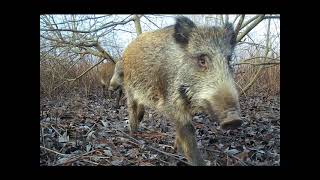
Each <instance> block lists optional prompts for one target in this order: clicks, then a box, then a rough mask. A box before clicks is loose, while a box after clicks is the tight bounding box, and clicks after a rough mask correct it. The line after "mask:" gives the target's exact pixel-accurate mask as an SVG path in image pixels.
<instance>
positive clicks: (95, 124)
mask: <svg viewBox="0 0 320 180" xmlns="http://www.w3.org/2000/svg"><path fill="white" fill-rule="evenodd" d="M96 124H97V122H95V123H94V124H93V125H92V127H91V128H90V129H89V131H88V132H87V134H86V135H85V136H88V134H89V133H90V131H91V130H92V128H93V127H94V126H95V125H96Z"/></svg>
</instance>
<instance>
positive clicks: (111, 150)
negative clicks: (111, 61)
mask: <svg viewBox="0 0 320 180" xmlns="http://www.w3.org/2000/svg"><path fill="white" fill-rule="evenodd" d="M113 96H115V94H113ZM240 104H241V111H242V119H243V120H244V123H243V125H242V126H241V127H240V128H238V129H235V130H228V131H224V130H222V129H221V128H220V126H219V124H218V123H217V122H212V121H210V120H209V119H208V117H207V116H206V115H204V114H196V116H194V118H193V123H194V126H195V128H196V138H197V143H198V147H199V148H200V151H201V154H202V155H203V157H204V159H205V160H206V162H207V164H208V165H211V166H279V165H280V97H279V96H270V97H260V96H252V97H243V98H241V99H240ZM174 130H175V124H174V123H173V122H172V121H170V120H167V119H166V118H165V117H163V116H161V115H160V114H157V113H155V112H154V111H153V110H151V109H146V113H145V115H144V120H143V121H142V122H141V124H140V127H139V132H137V133H136V134H135V135H134V136H130V135H129V131H128V112H127V107H126V105H125V103H122V106H121V107H120V108H119V109H116V108H115V98H112V99H107V98H103V97H102V95H101V93H96V94H91V95H89V96H83V95H79V94H77V95H68V96H64V97H60V98H57V99H55V100H52V99H51V100H50V99H48V98H42V99H41V101H40V165H41V166H98V165H99V166H185V165H188V164H187V160H186V159H185V158H184V156H183V154H181V153H180V152H176V151H175V150H174V148H173V145H174V137H175V136H174V135H175V131H174Z"/></svg>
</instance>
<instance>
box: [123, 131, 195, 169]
mask: <svg viewBox="0 0 320 180" xmlns="http://www.w3.org/2000/svg"><path fill="white" fill-rule="evenodd" d="M117 131H119V132H121V133H122V134H124V135H126V136H127V137H129V138H130V139H132V140H134V141H136V142H138V143H139V144H140V145H144V146H146V147H148V148H150V149H153V150H155V151H157V152H159V153H162V154H165V155H167V156H169V157H172V158H174V159H177V160H178V161H181V162H183V163H185V164H188V165H190V166H191V164H190V163H189V162H186V161H184V160H182V159H180V158H183V157H181V156H179V155H176V154H172V153H168V152H164V151H161V150H159V149H157V148H154V147H152V146H148V145H146V144H142V143H141V142H140V141H139V140H137V139H135V138H133V137H131V136H130V135H129V134H127V133H125V132H123V131H121V130H119V129H117Z"/></svg>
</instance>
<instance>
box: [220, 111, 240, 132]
mask: <svg viewBox="0 0 320 180" xmlns="http://www.w3.org/2000/svg"><path fill="white" fill-rule="evenodd" d="M220 125H221V128H222V129H225V130H228V129H235V128H237V127H239V126H241V125H242V120H241V118H240V113H239V112H238V111H229V112H227V114H226V118H224V119H221V122H220Z"/></svg>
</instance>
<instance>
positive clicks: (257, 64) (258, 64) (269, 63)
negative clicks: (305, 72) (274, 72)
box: [233, 61, 280, 66]
mask: <svg viewBox="0 0 320 180" xmlns="http://www.w3.org/2000/svg"><path fill="white" fill-rule="evenodd" d="M241 64H248V65H253V66H261V65H273V64H280V61H277V62H263V63H250V62H240V63H235V64H233V66H238V65H241Z"/></svg>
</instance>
